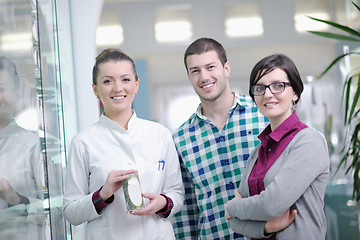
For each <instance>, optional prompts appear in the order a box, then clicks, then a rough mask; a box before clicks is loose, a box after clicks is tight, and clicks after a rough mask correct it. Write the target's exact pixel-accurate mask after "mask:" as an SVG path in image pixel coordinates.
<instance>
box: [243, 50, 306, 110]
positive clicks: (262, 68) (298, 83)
mask: <svg viewBox="0 0 360 240" xmlns="http://www.w3.org/2000/svg"><path fill="white" fill-rule="evenodd" d="M275 68H280V69H281V70H283V71H284V72H285V73H286V75H287V77H288V79H289V81H290V83H291V87H292V88H293V89H294V92H295V93H296V95H297V96H298V99H297V100H296V101H295V104H296V103H298V102H299V100H300V95H301V93H302V91H303V90H304V84H303V82H302V80H301V77H300V74H299V72H298V70H297V68H296V66H295V63H294V62H293V61H292V60H291V59H290V58H289V57H287V56H285V55H283V54H273V55H270V56H267V57H265V58H263V59H261V60H260V61H259V62H258V63H257V64H255V66H254V68H253V69H252V71H251V74H250V87H249V94H250V96H251V98H252V99H253V100H254V95H253V94H252V93H251V86H254V85H255V84H256V83H257V82H258V81H259V80H260V79H261V78H262V77H263V76H264V75H266V74H268V73H269V72H271V71H272V70H274V69H275Z"/></svg>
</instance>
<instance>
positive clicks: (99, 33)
mask: <svg viewBox="0 0 360 240" xmlns="http://www.w3.org/2000/svg"><path fill="white" fill-rule="evenodd" d="M123 42H124V35H123V28H122V27H121V26H120V25H113V26H99V27H98V28H97V29H96V45H97V46H113V45H120V44H122V43H123Z"/></svg>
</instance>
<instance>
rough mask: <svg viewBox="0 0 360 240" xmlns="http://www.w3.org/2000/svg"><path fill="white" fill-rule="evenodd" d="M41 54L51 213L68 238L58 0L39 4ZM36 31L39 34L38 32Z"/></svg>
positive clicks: (54, 228)
mask: <svg viewBox="0 0 360 240" xmlns="http://www.w3.org/2000/svg"><path fill="white" fill-rule="evenodd" d="M37 17H38V19H37V20H38V31H37V32H38V40H39V41H38V43H35V44H34V46H35V48H36V49H35V55H36V56H38V65H37V66H36V69H37V73H38V74H39V75H37V76H36V77H37V80H38V81H37V89H38V97H39V104H40V105H41V108H42V119H41V121H40V122H41V124H40V127H39V133H40V138H41V139H42V150H43V153H44V157H45V162H46V166H45V170H46V172H45V181H46V185H47V191H45V194H46V195H47V197H48V200H49V201H48V206H47V207H48V210H49V212H50V231H51V232H50V233H51V239H65V222H64V219H63V217H62V197H63V185H62V167H63V162H65V161H64V159H65V144H64V123H63V111H62V94H61V78H60V64H59V43H58V32H57V31H58V28H57V15H56V1H55V0H53V1H40V2H39V5H38V6H37ZM34 34H35V33H34Z"/></svg>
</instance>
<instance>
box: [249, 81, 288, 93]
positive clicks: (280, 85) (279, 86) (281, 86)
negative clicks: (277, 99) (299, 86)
mask: <svg viewBox="0 0 360 240" xmlns="http://www.w3.org/2000/svg"><path fill="white" fill-rule="evenodd" d="M286 85H288V86H291V83H289V82H276V83H272V84H269V85H262V84H256V85H254V86H251V87H250V90H251V93H252V94H253V95H254V96H261V95H264V94H265V91H266V88H269V89H270V92H271V93H272V94H276V93H282V92H283V91H284V90H285V86H286Z"/></svg>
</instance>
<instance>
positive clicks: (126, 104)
mask: <svg viewBox="0 0 360 240" xmlns="http://www.w3.org/2000/svg"><path fill="white" fill-rule="evenodd" d="M138 88H139V80H136V78H135V73H134V70H133V66H132V64H131V62H130V61H127V60H122V61H108V62H104V63H101V64H100V65H99V74H98V76H97V83H96V85H94V84H93V90H94V93H95V95H96V96H97V97H98V98H100V100H101V101H102V104H103V106H104V112H105V115H106V116H108V117H109V118H111V116H113V115H117V114H123V113H131V104H132V102H133V100H134V97H135V94H136V93H137V91H138Z"/></svg>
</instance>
